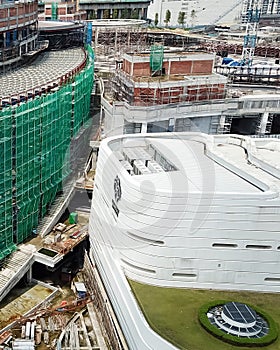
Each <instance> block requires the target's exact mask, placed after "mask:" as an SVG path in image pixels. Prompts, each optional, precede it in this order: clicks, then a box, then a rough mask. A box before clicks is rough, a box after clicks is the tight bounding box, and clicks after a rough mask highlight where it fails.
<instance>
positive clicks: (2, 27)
mask: <svg viewBox="0 0 280 350" xmlns="http://www.w3.org/2000/svg"><path fill="white" fill-rule="evenodd" d="M37 27H38V1H37V0H30V1H21V2H19V1H16V2H15V1H1V4H0V68H1V66H5V65H6V64H11V63H14V62H16V61H17V60H19V59H20V58H21V56H22V55H24V54H27V53H28V52H30V51H32V50H34V49H35V46H36V41H37V37H38V32H37Z"/></svg>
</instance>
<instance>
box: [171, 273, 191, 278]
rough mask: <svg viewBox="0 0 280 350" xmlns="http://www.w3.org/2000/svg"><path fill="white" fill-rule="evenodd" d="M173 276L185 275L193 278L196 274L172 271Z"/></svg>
mask: <svg viewBox="0 0 280 350" xmlns="http://www.w3.org/2000/svg"><path fill="white" fill-rule="evenodd" d="M172 276H173V277H187V278H194V277H197V274H195V273H182V272H174V273H172Z"/></svg>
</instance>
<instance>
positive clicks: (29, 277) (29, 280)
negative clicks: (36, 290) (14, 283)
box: [27, 265, 32, 283]
mask: <svg viewBox="0 0 280 350" xmlns="http://www.w3.org/2000/svg"><path fill="white" fill-rule="evenodd" d="M31 281H32V265H31V266H30V269H29V270H28V271H27V282H28V283H31Z"/></svg>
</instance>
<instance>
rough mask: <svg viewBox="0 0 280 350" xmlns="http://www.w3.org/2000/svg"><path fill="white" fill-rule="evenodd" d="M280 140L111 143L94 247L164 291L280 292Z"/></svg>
mask: <svg viewBox="0 0 280 350" xmlns="http://www.w3.org/2000/svg"><path fill="white" fill-rule="evenodd" d="M279 144H280V143H279V141H273V142H272V141H271V139H266V140H265V139H264V140H263V139H254V140H252V139H250V138H247V137H242V136H238V135H229V136H209V135H204V134H192V133H188V134H185V133H175V134H170V133H169V134H165V135H164V134H146V135H143V136H139V135H133V136H132V135H129V136H123V137H115V138H108V139H106V140H104V141H103V142H102V145H101V148H100V151H99V158H98V163H97V172H96V177H95V188H94V195H93V202H92V212H91V220H90V235H91V236H90V237H91V243H92V249H93V251H94V254H95V255H98V259H100V260H101V261H102V257H101V256H100V251H101V249H102V246H104V245H105V246H108V247H110V249H112V250H113V251H114V254H115V255H116V257H117V258H116V263H117V264H120V265H121V267H122V268H123V269H124V272H125V274H126V275H127V276H128V277H130V278H132V279H135V280H138V281H141V282H145V283H150V284H155V285H162V286H172V287H195V288H216V289H238V290H241V289H244V290H256V291H275V292H276V291H279V285H280V275H279V266H278V265H279V264H278V262H279V253H280V239H279V234H278V232H279V213H280V198H279V192H280V182H279V169H278V168H277V164H278V159H279V158H278V157H279V150H280V146H279Z"/></svg>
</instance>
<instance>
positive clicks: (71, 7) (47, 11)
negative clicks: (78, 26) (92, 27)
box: [38, 1, 87, 21]
mask: <svg viewBox="0 0 280 350" xmlns="http://www.w3.org/2000/svg"><path fill="white" fill-rule="evenodd" d="M39 8H40V13H39V15H38V18H39V20H40V21H50V20H60V21H83V20H85V19H86V18H87V14H86V12H85V11H79V10H78V7H77V2H76V1H70V2H63V1H59V2H54V1H45V2H42V3H40V7H39Z"/></svg>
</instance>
